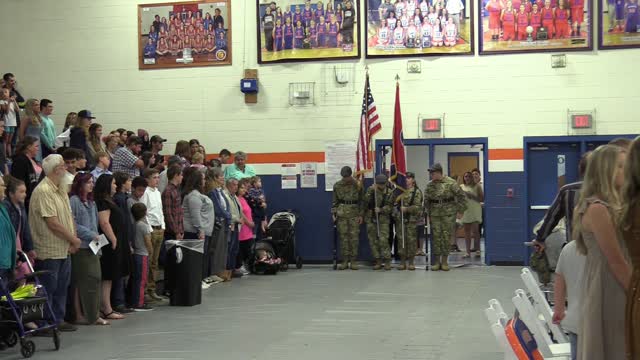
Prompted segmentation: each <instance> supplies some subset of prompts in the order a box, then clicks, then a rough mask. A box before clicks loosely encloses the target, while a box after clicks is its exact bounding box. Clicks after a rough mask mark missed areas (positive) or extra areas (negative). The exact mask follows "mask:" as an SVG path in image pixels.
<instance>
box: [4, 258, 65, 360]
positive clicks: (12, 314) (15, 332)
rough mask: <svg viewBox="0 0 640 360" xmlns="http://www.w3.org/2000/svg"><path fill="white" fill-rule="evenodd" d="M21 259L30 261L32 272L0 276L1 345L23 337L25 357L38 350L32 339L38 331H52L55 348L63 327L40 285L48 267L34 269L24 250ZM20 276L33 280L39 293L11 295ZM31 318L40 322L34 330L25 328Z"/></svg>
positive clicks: (16, 341) (22, 348)
mask: <svg viewBox="0 0 640 360" xmlns="http://www.w3.org/2000/svg"><path fill="white" fill-rule="evenodd" d="M19 258H20V261H22V262H24V263H26V264H27V266H28V268H29V270H30V271H31V273H30V274H28V275H26V276H24V277H23V278H19V279H14V280H13V281H9V279H0V297H1V299H0V346H1V345H6V346H7V347H14V346H16V345H17V344H18V341H20V353H21V354H22V356H23V357H25V358H30V357H31V356H33V354H34V352H35V351H36V345H35V343H34V342H33V341H31V340H29V337H30V336H33V335H34V334H35V333H36V332H46V331H52V333H53V345H54V346H55V349H56V350H59V349H60V331H59V330H58V325H57V321H56V318H55V315H53V311H52V309H51V304H49V302H48V301H47V298H48V297H47V290H46V289H45V288H44V286H42V285H40V281H39V280H38V276H40V275H42V274H46V273H47V272H46V271H38V272H34V271H33V267H32V266H31V262H30V261H29V258H28V257H27V256H26V255H25V254H24V253H20V254H19ZM21 280H33V282H35V289H36V291H37V294H36V296H27V297H24V298H21V299H14V297H13V296H11V290H10V289H12V288H14V287H16V285H17V283H18V282H19V281H21ZM30 322H38V323H40V324H39V325H40V326H39V327H38V328H37V329H34V330H28V329H27V328H25V326H24V325H25V324H27V323H30Z"/></svg>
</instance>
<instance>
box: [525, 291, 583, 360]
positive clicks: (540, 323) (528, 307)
mask: <svg viewBox="0 0 640 360" xmlns="http://www.w3.org/2000/svg"><path fill="white" fill-rule="evenodd" d="M512 301H513V305H515V307H516V309H518V312H519V313H520V318H521V319H522V321H524V323H525V324H526V325H527V327H528V328H529V331H531V333H532V334H533V337H534V338H535V339H536V343H537V344H538V350H539V351H540V353H541V354H542V356H543V357H544V358H545V359H569V358H570V357H571V346H570V344H569V343H568V342H567V343H562V344H554V343H553V341H552V340H551V337H550V336H549V333H548V328H547V324H546V322H545V321H544V319H541V318H540V316H538V311H537V310H536V309H535V308H534V306H533V304H532V303H531V301H530V300H529V297H528V296H527V293H526V292H525V291H524V290H522V289H518V290H516V291H515V296H514V297H513V298H512Z"/></svg>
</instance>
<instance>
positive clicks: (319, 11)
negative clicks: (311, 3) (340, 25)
mask: <svg viewBox="0 0 640 360" xmlns="http://www.w3.org/2000/svg"><path fill="white" fill-rule="evenodd" d="M313 17H314V18H315V20H316V22H317V23H318V25H320V24H321V23H324V4H322V1H318V3H317V4H316V11H315V13H313ZM321 20H322V21H321Z"/></svg>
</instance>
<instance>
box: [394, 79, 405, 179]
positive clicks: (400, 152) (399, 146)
mask: <svg viewBox="0 0 640 360" xmlns="http://www.w3.org/2000/svg"><path fill="white" fill-rule="evenodd" d="M392 142H393V143H392V147H391V176H390V180H391V182H392V183H394V184H395V185H396V186H397V187H398V189H399V190H401V191H404V190H405V189H406V188H407V181H406V180H407V179H406V174H407V161H406V156H405V149H404V137H403V135H402V113H401V112H400V84H399V83H397V82H396V106H395V111H394V114H393V140H392Z"/></svg>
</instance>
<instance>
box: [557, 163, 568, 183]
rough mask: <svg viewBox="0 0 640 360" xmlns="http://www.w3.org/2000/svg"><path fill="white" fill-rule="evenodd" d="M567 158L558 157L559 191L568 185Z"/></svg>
mask: <svg viewBox="0 0 640 360" xmlns="http://www.w3.org/2000/svg"><path fill="white" fill-rule="evenodd" d="M566 162H567V161H566V156H565V155H558V189H559V188H561V187H563V186H565V185H566V184H567V177H566V175H567V164H566Z"/></svg>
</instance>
